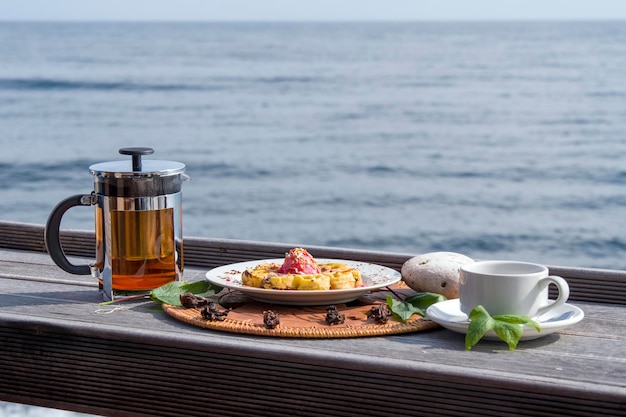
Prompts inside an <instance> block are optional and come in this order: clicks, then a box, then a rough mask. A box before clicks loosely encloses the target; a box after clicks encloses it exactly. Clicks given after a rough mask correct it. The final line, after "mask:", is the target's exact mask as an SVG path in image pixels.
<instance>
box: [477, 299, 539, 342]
mask: <svg viewBox="0 0 626 417" xmlns="http://www.w3.org/2000/svg"><path fill="white" fill-rule="evenodd" d="M469 319H470V324H469V327H468V329H467V333H466V334H465V349H467V350H471V349H472V347H473V346H474V345H475V344H476V343H478V341H479V340H480V339H482V337H483V336H484V335H485V333H487V332H488V331H489V330H492V329H493V331H494V332H495V333H496V334H497V335H498V337H499V338H500V339H502V340H504V341H505V342H506V343H507V344H508V345H509V350H514V349H515V348H516V347H517V344H518V343H519V341H520V339H521V337H522V335H523V334H524V328H523V326H520V325H524V324H525V325H528V326H531V327H534V328H535V329H536V330H537V331H538V332H540V331H541V326H539V323H537V322H536V321H534V320H533V319H531V318H530V317H528V316H517V315H513V314H502V315H497V316H491V315H489V313H488V312H487V310H485V308H484V307H483V306H481V305H479V306H476V307H474V309H472V311H470V313H469Z"/></svg>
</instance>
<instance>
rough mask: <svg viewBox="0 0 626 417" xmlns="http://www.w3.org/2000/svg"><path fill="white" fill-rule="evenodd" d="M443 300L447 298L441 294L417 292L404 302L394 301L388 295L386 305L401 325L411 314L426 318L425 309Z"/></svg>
mask: <svg viewBox="0 0 626 417" xmlns="http://www.w3.org/2000/svg"><path fill="white" fill-rule="evenodd" d="M445 300H447V298H446V297H445V296H444V295H441V294H436V293H432V292H419V293H417V294H413V295H410V296H408V297H406V298H405V299H404V301H400V300H396V299H395V298H393V297H392V296H391V295H388V296H387V305H388V306H389V309H390V310H391V312H392V313H393V315H394V317H396V318H398V319H399V320H400V321H402V323H406V322H407V321H408V320H409V319H410V318H411V316H412V315H413V314H419V315H420V316H422V317H426V309H428V307H430V306H431V305H432V304H435V303H438V302H440V301H445Z"/></svg>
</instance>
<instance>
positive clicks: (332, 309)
mask: <svg viewBox="0 0 626 417" xmlns="http://www.w3.org/2000/svg"><path fill="white" fill-rule="evenodd" d="M345 321H346V315H345V314H343V313H342V312H340V311H339V310H337V306H334V305H332V306H328V307H326V323H328V324H330V325H331V326H332V325H334V324H343V323H344V322H345Z"/></svg>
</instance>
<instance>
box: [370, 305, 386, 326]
mask: <svg viewBox="0 0 626 417" xmlns="http://www.w3.org/2000/svg"><path fill="white" fill-rule="evenodd" d="M389 316H391V310H389V306H388V305H387V304H385V303H381V304H378V305H376V306H373V307H372V309H371V310H370V311H369V313H367V318H368V319H374V320H375V321H376V322H377V323H380V324H385V323H387V321H389Z"/></svg>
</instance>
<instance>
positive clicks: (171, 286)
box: [150, 280, 222, 307]
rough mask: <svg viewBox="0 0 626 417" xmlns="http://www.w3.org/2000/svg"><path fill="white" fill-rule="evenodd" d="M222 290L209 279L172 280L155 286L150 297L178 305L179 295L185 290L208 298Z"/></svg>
mask: <svg viewBox="0 0 626 417" xmlns="http://www.w3.org/2000/svg"><path fill="white" fill-rule="evenodd" d="M221 290H222V288H221V287H218V286H216V285H213V284H211V283H210V282H209V281H205V280H200V281H196V282H192V283H188V282H186V281H174V282H170V283H168V284H165V285H162V286H160V287H159V288H155V289H154V290H152V291H151V292H150V298H151V299H152V300H154V301H157V302H161V303H166V304H171V305H173V306H179V307H180V305H181V304H180V295H181V294H184V293H186V292H190V293H193V294H195V295H199V296H201V297H206V298H209V297H211V296H214V295H215V294H216V293H218V292H220V291H221Z"/></svg>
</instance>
